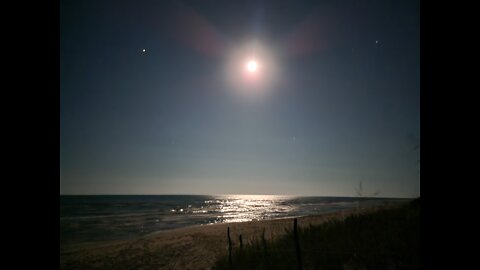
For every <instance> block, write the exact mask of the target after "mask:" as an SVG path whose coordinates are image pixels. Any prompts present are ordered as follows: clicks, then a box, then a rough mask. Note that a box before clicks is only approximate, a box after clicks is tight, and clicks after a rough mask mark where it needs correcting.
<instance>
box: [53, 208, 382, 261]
mask: <svg viewBox="0 0 480 270" xmlns="http://www.w3.org/2000/svg"><path fill="white" fill-rule="evenodd" d="M375 209H376V208H369V209H361V210H348V211H342V212H336V213H331V214H324V215H317V216H306V217H299V218H298V226H299V227H300V228H302V227H305V226H309V225H316V224H321V223H324V222H326V221H329V220H343V219H344V218H345V217H347V216H349V215H351V214H354V213H360V212H365V211H374V210H375ZM228 227H230V236H231V238H232V242H233V248H236V247H238V245H239V235H240V234H241V235H242V239H243V243H244V245H246V244H248V243H250V242H251V241H254V240H255V239H260V238H261V236H262V233H263V231H264V230H265V238H266V239H267V241H268V240H271V239H275V238H278V237H279V236H282V235H284V234H285V233H286V230H292V229H293V218H285V219H275V220H262V221H250V222H239V223H222V224H213V225H202V226H192V227H185V228H179V229H174V230H168V231H162V232H156V233H153V234H150V235H147V236H144V237H142V238H137V239H133V240H127V241H110V242H102V243H87V244H76V245H65V246H60V269H210V268H211V267H212V265H213V264H214V263H215V261H216V260H217V259H218V258H219V257H221V256H224V255H226V254H228V238H227V228H228Z"/></svg>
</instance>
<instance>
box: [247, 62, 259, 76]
mask: <svg viewBox="0 0 480 270" xmlns="http://www.w3.org/2000/svg"><path fill="white" fill-rule="evenodd" d="M246 68H247V71H248V72H251V73H253V72H255V71H257V68H258V64H257V61H255V60H250V61H248V62H247V64H246Z"/></svg>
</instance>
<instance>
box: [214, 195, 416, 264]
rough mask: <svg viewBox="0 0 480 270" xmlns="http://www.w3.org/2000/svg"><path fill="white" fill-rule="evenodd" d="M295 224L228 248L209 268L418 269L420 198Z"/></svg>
mask: <svg viewBox="0 0 480 270" xmlns="http://www.w3.org/2000/svg"><path fill="white" fill-rule="evenodd" d="M298 241H299V246H300V255H301V256H300V258H301V266H300V265H299V263H298V257H297V254H296V247H295V238H294V232H293V230H290V231H289V232H288V233H287V234H286V235H285V236H283V237H281V238H280V239H277V240H275V241H273V242H270V241H266V240H265V238H264V237H262V235H260V236H258V239H257V240H256V241H254V242H253V243H252V244H250V245H246V246H243V248H238V247H237V248H235V249H234V250H233V251H232V266H230V263H229V259H228V254H226V255H225V256H224V257H222V258H220V259H219V260H218V261H217V262H216V264H215V265H214V266H213V268H212V269H299V268H300V267H301V268H302V269H409V270H413V269H419V268H420V254H419V252H420V199H416V200H414V201H412V202H410V203H408V204H405V205H402V206H400V207H397V208H392V209H382V210H378V211H375V212H369V213H364V214H357V215H353V216H350V217H347V218H346V219H345V220H343V221H330V222H327V223H325V224H322V225H318V226H310V227H308V226H307V227H304V228H302V229H298Z"/></svg>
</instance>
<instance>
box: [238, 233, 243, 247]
mask: <svg viewBox="0 0 480 270" xmlns="http://www.w3.org/2000/svg"><path fill="white" fill-rule="evenodd" d="M238 238H239V240H240V250H242V249H243V241H242V235H241V234H240V236H239V237H238Z"/></svg>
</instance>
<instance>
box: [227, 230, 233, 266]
mask: <svg viewBox="0 0 480 270" xmlns="http://www.w3.org/2000/svg"><path fill="white" fill-rule="evenodd" d="M227 235H228V263H229V264H230V269H232V240H231V239H230V227H228V228H227Z"/></svg>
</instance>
